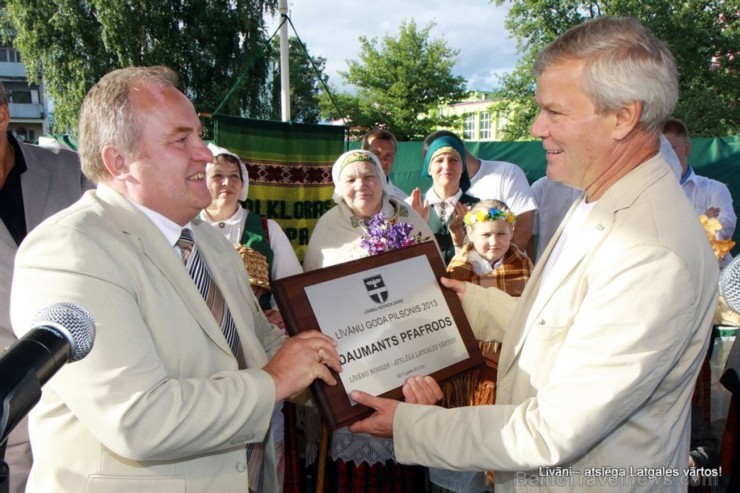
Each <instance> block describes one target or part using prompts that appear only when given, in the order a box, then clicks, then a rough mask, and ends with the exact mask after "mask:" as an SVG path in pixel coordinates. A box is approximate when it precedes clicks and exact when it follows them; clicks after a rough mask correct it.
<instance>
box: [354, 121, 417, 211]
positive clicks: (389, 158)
mask: <svg viewBox="0 0 740 493" xmlns="http://www.w3.org/2000/svg"><path fill="white" fill-rule="evenodd" d="M361 148H362V150H363V151H370V152H372V153H373V154H375V156H376V157H377V158H378V160H379V161H380V165H381V166H382V167H383V172H385V179H386V180H388V190H389V192H390V194H391V195H393V196H394V197H398V198H399V199H401V200H404V199H406V197H408V196H409V194H407V193H406V192H404V191H403V190H401V189H400V188H398V187H397V186H396V185H394V184H393V182H392V181H391V171H392V170H393V164H394V163H395V162H396V153H397V152H398V141H397V140H396V136H395V135H393V133H392V132H390V131H388V130H386V129H384V128H375V129H373V130H370V131H369V132H367V133H366V134H365V135H364V136H363V137H362V144H361Z"/></svg>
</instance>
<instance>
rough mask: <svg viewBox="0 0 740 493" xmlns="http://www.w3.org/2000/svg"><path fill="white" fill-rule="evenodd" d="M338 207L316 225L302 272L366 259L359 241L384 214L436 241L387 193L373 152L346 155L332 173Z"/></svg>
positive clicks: (411, 212)
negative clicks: (373, 219)
mask: <svg viewBox="0 0 740 493" xmlns="http://www.w3.org/2000/svg"><path fill="white" fill-rule="evenodd" d="M331 178H332V181H333V182H334V194H333V195H332V198H333V199H334V202H336V204H337V205H336V206H334V207H333V208H331V209H329V211H327V212H326V213H325V214H324V215H323V216H321V218H320V219H319V221H318V222H317V223H316V227H315V228H314V230H313V233H311V238H310V239H309V241H308V247H307V249H306V255H305V257H304V259H303V270H304V271H306V272H308V271H310V270H314V269H319V268H321V267H328V266H330V265H335V264H340V263H342V262H347V261H349V260H353V259H356V258H360V257H365V256H367V252H365V251H364V250H363V249H362V248H361V247H360V240H361V239H362V237H363V236H364V235H365V234H366V233H367V232H368V229H367V222H368V220H369V219H370V218H372V217H373V216H374V215H375V214H377V213H379V212H383V214H384V217H385V219H386V220H389V221H398V222H405V223H409V224H412V225H413V226H414V229H413V230H412V232H411V235H412V236H413V235H416V234H418V233H421V237H422V238H430V239H432V238H434V235H433V234H432V231H431V229H429V226H427V223H426V221H424V220H423V219H422V218H421V217H420V216H419V215H418V214H417V213H416V212H415V211H414V210H413V209H412V208H411V207H410V206H409V205H408V204H406V203H404V202H403V201H402V200H400V199H398V198H396V197H393V196H391V195H390V194H389V193H388V190H387V187H388V181H387V180H386V179H385V173H384V172H383V168H382V167H381V165H380V162H379V161H378V158H377V157H375V155H374V154H373V153H371V152H370V151H361V150H354V151H349V152H345V153H344V154H342V155H341V156H339V159H337V160H336V162H335V163H334V166H333V167H332V170H331Z"/></svg>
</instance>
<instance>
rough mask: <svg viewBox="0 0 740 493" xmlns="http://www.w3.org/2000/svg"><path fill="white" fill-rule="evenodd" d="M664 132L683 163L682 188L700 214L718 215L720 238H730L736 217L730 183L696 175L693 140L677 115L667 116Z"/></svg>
mask: <svg viewBox="0 0 740 493" xmlns="http://www.w3.org/2000/svg"><path fill="white" fill-rule="evenodd" d="M663 134H664V135H665V137H666V138H667V139H668V141H669V142H670V143H671V146H672V147H673V150H674V151H675V153H676V156H678V160H679V162H680V163H681V177H680V183H681V188H683V191H684V193H685V194H686V197H688V199H689V202H691V204H692V205H693V206H694V210H695V211H696V213H697V215H702V214H705V215H706V216H707V217H709V218H717V220H718V221H719V222H720V224H721V225H722V229H721V230H720V231H719V232H718V233H717V236H718V238H717V239H718V240H729V239H730V238H732V234H733V233H734V232H735V223H736V222H737V216H736V215H735V210H734V208H733V206H732V195H730V190H729V189H728V188H727V185H725V184H724V183H722V182H719V181H717V180H712V179H711V178H707V177H706V176H701V175H697V174H696V173H695V172H694V170H693V169H692V168H691V166H689V164H688V160H689V153H690V152H691V141H689V129H688V127H687V126H686V124H685V123H684V122H682V121H681V120H679V119H677V118H670V119H668V121H666V122H665V124H664V125H663Z"/></svg>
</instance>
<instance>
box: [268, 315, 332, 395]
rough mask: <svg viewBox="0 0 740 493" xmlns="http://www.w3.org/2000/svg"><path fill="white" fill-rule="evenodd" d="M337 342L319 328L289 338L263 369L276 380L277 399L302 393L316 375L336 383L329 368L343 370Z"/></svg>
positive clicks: (328, 382)
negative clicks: (318, 329)
mask: <svg viewBox="0 0 740 493" xmlns="http://www.w3.org/2000/svg"><path fill="white" fill-rule="evenodd" d="M336 345H337V342H336V341H335V340H334V339H332V338H331V337H329V336H327V335H325V334H322V333H321V332H319V331H317V330H307V331H305V332H301V333H300V334H298V335H296V336H293V337H289V338H288V339H287V340H286V341H285V343H284V344H283V345H282V346H281V347H280V349H279V350H278V352H277V353H275V355H274V356H273V357H272V359H271V360H270V361H269V362H268V363H267V364H266V365H265V366H264V368H262V369H263V370H265V371H266V372H267V373H269V374H270V376H271V377H272V379H273V380H274V381H275V394H276V395H275V400H276V401H282V400H284V399H287V398H288V397H293V396H295V395H297V394H299V393H301V392H302V391H303V390H304V389H305V388H306V387H308V386H309V385H311V383H312V382H313V381H314V380H316V379H317V378H320V379H321V380H323V381H324V382H326V383H327V384H329V385H336V383H337V381H336V379H335V378H334V377H333V376H332V374H331V372H330V371H329V368H331V369H332V370H334V371H336V372H341V371H342V366H341V365H340V364H339V354H338V353H337V350H336Z"/></svg>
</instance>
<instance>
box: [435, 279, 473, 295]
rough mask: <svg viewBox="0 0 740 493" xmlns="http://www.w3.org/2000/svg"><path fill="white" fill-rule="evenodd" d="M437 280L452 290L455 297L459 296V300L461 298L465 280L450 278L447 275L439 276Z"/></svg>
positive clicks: (463, 293)
mask: <svg viewBox="0 0 740 493" xmlns="http://www.w3.org/2000/svg"><path fill="white" fill-rule="evenodd" d="M439 280H440V282H441V283H442V285H443V286H444V287H446V288H449V289H451V290H453V291H454V292H455V293H456V294H457V297H458V298H460V301H462V300H463V296H464V295H465V288H466V285H465V282H463V281H458V280H456V279H450V278H449V277H440V278H439Z"/></svg>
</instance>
